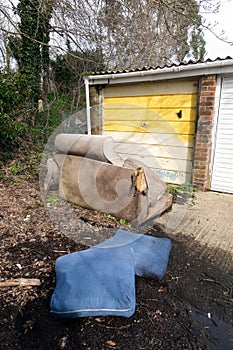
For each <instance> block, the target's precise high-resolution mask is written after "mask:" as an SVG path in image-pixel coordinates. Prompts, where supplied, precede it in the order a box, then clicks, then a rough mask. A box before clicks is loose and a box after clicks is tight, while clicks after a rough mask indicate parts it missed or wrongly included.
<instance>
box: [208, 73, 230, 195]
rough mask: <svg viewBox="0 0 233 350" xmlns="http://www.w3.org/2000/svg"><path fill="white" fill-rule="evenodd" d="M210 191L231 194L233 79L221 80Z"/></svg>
mask: <svg viewBox="0 0 233 350" xmlns="http://www.w3.org/2000/svg"><path fill="white" fill-rule="evenodd" d="M213 147H214V149H213V154H214V157H213V167H212V179H211V190H213V191H219V192H227V193H233V77H225V78H222V85H221V92H220V104H219V112H218V120H217V128H216V137H215V144H214V146H213Z"/></svg>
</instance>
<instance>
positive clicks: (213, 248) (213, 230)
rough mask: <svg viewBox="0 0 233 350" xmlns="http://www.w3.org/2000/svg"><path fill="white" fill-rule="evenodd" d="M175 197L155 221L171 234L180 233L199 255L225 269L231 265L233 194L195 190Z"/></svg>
mask: <svg viewBox="0 0 233 350" xmlns="http://www.w3.org/2000/svg"><path fill="white" fill-rule="evenodd" d="M183 197H184V195H182V194H181V195H180V196H179V197H178V201H177V203H176V204H174V205H173V208H172V210H171V211H170V212H168V213H166V214H164V215H163V216H162V217H160V218H159V219H158V220H156V222H157V223H158V224H160V225H163V228H164V230H165V232H167V233H168V234H169V235H170V236H171V237H172V236H177V237H178V236H180V237H183V239H184V240H185V241H186V242H187V244H188V246H189V247H190V249H192V250H198V253H199V254H200V256H203V255H205V256H208V257H209V258H210V259H212V260H214V261H215V262H217V263H218V265H219V266H220V267H222V268H224V269H225V270H228V271H229V270H231V269H233V195H232V194H223V193H217V192H211V191H210V192H198V193H196V194H195V198H194V199H192V198H190V196H188V198H186V201H184V198H183Z"/></svg>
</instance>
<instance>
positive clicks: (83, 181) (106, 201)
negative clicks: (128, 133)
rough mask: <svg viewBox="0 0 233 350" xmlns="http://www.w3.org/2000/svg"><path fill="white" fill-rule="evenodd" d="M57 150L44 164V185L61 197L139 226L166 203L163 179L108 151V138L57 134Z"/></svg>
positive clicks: (110, 143)
mask: <svg viewBox="0 0 233 350" xmlns="http://www.w3.org/2000/svg"><path fill="white" fill-rule="evenodd" d="M54 143H55V146H56V150H57V153H56V154H55V155H54V156H53V158H50V159H48V162H47V176H46V179H45V183H44V186H45V189H46V190H48V189H49V188H51V187H56V186H58V187H59V194H60V196H61V197H62V198H64V199H65V200H67V201H70V202H72V203H76V204H78V205H79V206H81V207H84V208H88V209H93V210H98V211H101V212H104V213H108V214H111V215H113V216H115V217H117V218H123V219H125V220H127V221H130V222H131V223H132V224H133V225H142V224H145V223H148V222H149V221H150V220H153V219H154V218H155V217H157V216H159V215H160V214H161V213H162V212H164V211H165V210H166V209H168V208H169V207H170V206H171V204H172V199H171V196H170V195H168V194H167V193H166V185H165V183H164V182H163V181H162V180H161V179H160V178H158V177H157V176H156V175H155V174H154V173H153V171H152V170H151V169H150V168H148V167H147V166H146V165H145V164H143V163H141V162H139V161H137V160H135V159H133V158H128V159H126V160H123V159H122V158H121V157H120V156H119V155H118V154H117V153H116V152H115V151H114V141H113V139H112V138H111V137H108V136H102V135H82V134H59V135H57V136H56V138H55V141H54Z"/></svg>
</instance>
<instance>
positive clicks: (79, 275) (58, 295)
mask: <svg viewBox="0 0 233 350" xmlns="http://www.w3.org/2000/svg"><path fill="white" fill-rule="evenodd" d="M50 307H51V312H52V313H53V314H54V316H56V317H81V316H98V315H102V316H105V315H115V316H124V317H130V316H131V315H132V314H133V313H134V311H135V283H134V260H133V252H132V249H131V248H130V247H127V246H124V247H115V248H108V249H103V248H102V249H98V248H95V249H92V248H90V249H87V250H84V251H81V252H76V253H72V254H68V255H64V256H62V257H60V258H58V259H57V261H56V288H55V290H54V293H53V295H52V298H51V303H50Z"/></svg>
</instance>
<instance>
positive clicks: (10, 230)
mask: <svg viewBox="0 0 233 350" xmlns="http://www.w3.org/2000/svg"><path fill="white" fill-rule="evenodd" d="M0 195H1V203H0V214H1V216H0V237H1V248H0V251H1V252H0V253H1V264H0V273H1V279H2V280H7V279H11V278H19V277H24V278H39V279H40V280H41V282H42V284H41V286H40V287H31V288H30V287H8V288H4V289H3V288H2V289H1V290H0V293H1V302H0V307H1V316H0V328H1V345H0V348H1V349H12V350H13V349H14V350H15V349H23V350H32V349H41V350H42V349H43V350H44V349H51V350H53V349H54V350H55V349H56V350H57V349H69V350H72V349H75V350H77V349H79V350H81V349H85V350H88V349H90V350H93V349H96V350H107V349H118V350H126V349H127V350H130V349H132V350H143V349H145V350H150V349H164V350H167V349H169V350H170V349H171V350H172V349H174V350H177V349H196V350H197V349H224V350H227V349H232V347H233V340H232V338H233V336H232V324H233V293H232V290H233V274H232V273H231V272H228V273H226V272H225V271H223V270H222V269H221V268H220V267H219V266H217V265H216V264H215V263H214V262H212V261H211V260H209V259H208V258H204V257H202V258H200V257H199V255H198V254H197V253H196V252H197V251H198V249H193V251H190V248H189V245H188V244H186V240H187V237H184V236H182V234H181V235H177V236H176V237H175V238H174V237H173V238H172V237H171V238H172V243H173V247H172V252H171V255H170V259H169V265H168V270H167V273H166V275H165V277H164V279H163V280H162V281H155V280H147V279H143V278H136V302H137V304H136V312H135V314H134V315H133V316H132V317H130V318H129V319H126V318H121V317H86V318H80V319H71V320H68V319H66V320H65V319H64V320H62V319H60V320H57V319H54V318H53V317H52V316H51V315H50V309H49V302H50V298H51V294H52V292H53V290H54V287H55V273H54V264H55V260H56V258H58V257H59V256H61V255H64V254H66V253H70V252H74V251H78V250H81V249H85V248H87V244H85V242H84V241H82V242H81V241H79V240H78V238H79V236H80V232H81V233H82V237H84V236H85V237H86V236H87V234H90V233H91V232H95V233H96V235H97V234H100V233H101V232H103V231H105V232H109V234H111V233H112V232H114V231H115V230H116V229H117V228H119V227H120V223H119V222H118V221H114V220H113V219H112V218H111V217H107V216H106V215H103V214H99V213H96V212H92V211H88V210H84V209H81V208H78V207H74V212H75V215H77V216H79V220H78V223H79V224H78V225H77V222H75V223H74V222H73V224H72V219H71V220H70V221H69V224H67V223H66V225H67V227H66V229H67V230H70V232H72V235H70V236H69V237H68V236H67V234H64V230H65V229H64V230H62V232H63V233H62V232H61V231H60V229H59V227H58V226H57V227H56V225H55V224H52V222H51V221H50V219H49V217H48V215H47V213H46V210H45V208H44V204H43V202H42V200H41V196H40V191H39V186H38V181H37V180H36V179H33V180H31V181H30V182H28V181H19V182H17V183H12V182H9V181H7V182H6V181H5V180H4V181H3V180H2V183H1V185H0ZM56 210H57V209H56ZM56 210H54V215H55V214H56ZM64 220H65V218H64ZM72 225H73V226H72ZM74 225H75V226H74ZM124 228H125V229H128V230H129V227H124ZM84 233H85V235H84ZM145 233H147V234H149V235H154V236H157V237H164V235H165V234H164V232H163V230H162V228H161V227H159V226H154V227H150V228H147V229H146V231H145ZM166 236H167V235H166ZM193 244H195V242H194V243H193ZM220 253H221V252H219V254H220Z"/></svg>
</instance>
